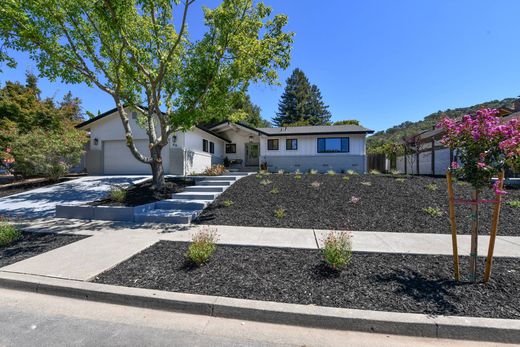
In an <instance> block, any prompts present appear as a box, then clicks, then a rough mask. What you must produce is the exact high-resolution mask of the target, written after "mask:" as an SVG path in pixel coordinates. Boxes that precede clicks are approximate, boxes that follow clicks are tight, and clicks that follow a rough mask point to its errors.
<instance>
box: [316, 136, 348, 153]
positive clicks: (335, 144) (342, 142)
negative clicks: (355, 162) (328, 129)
mask: <svg viewBox="0 0 520 347" xmlns="http://www.w3.org/2000/svg"><path fill="white" fill-rule="evenodd" d="M349 147H350V145H349V138H348V137H327V138H320V139H318V153H347V152H349V151H350V148H349Z"/></svg>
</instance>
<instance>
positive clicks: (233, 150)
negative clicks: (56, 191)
mask: <svg viewBox="0 0 520 347" xmlns="http://www.w3.org/2000/svg"><path fill="white" fill-rule="evenodd" d="M129 115H130V125H131V127H132V130H133V135H134V142H135V143H136V146H137V148H138V149H140V150H141V151H142V153H143V154H144V155H148V154H149V151H148V136H147V135H146V132H145V131H144V129H142V128H141V127H139V125H138V124H137V122H136V120H137V113H135V112H131V111H130V110H129ZM77 128H79V129H83V130H85V131H89V132H90V143H89V145H88V146H87V151H86V160H85V162H86V167H87V172H88V173H89V174H91V175H98V174H104V175H117V174H149V173H150V166H149V165H148V164H144V163H141V162H140V161H138V160H137V159H135V158H134V157H133V155H132V154H131V153H130V150H129V149H128V148H127V146H126V141H125V136H124V129H123V125H122V124H121V119H120V118H119V114H118V113H117V110H116V109H112V110H110V111H107V112H105V113H103V114H101V115H99V116H97V117H95V118H92V119H90V120H88V121H85V122H84V123H82V124H79V125H78V126H77ZM370 133H373V131H372V130H369V129H366V128H363V127H361V126H357V125H338V126H304V127H283V128H253V127H250V126H247V125H245V124H241V123H232V122H227V121H226V122H222V123H219V124H217V125H215V126H212V127H210V128H209V129H206V128H203V127H194V128H193V129H192V130H190V131H186V132H177V133H175V134H174V135H172V137H171V139H170V141H169V145H168V146H167V147H165V148H164V149H163V163H164V170H165V172H166V173H167V174H177V175H186V174H191V173H200V172H202V171H204V169H206V168H207V167H209V166H211V165H213V164H218V163H223V162H224V159H225V158H226V157H227V158H228V159H229V160H230V161H231V163H232V166H233V167H234V168H237V169H244V170H246V169H254V170H256V169H258V168H259V167H260V166H261V165H267V167H268V169H269V170H270V171H277V170H279V169H283V170H286V171H291V172H293V171H296V170H300V171H302V172H304V171H307V170H310V169H316V170H318V171H320V172H324V171H327V170H329V169H333V170H335V171H338V172H339V171H346V170H349V169H351V170H354V171H357V172H360V173H361V172H365V171H366V165H367V162H366V151H365V150H366V135H367V134H370Z"/></svg>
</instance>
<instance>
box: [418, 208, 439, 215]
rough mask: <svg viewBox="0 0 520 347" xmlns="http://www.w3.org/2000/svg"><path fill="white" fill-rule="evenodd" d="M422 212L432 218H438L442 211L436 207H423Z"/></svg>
mask: <svg viewBox="0 0 520 347" xmlns="http://www.w3.org/2000/svg"><path fill="white" fill-rule="evenodd" d="M422 210H423V212H425V213H427V214H429V215H430V216H432V217H440V216H442V211H441V209H440V208H438V207H425V208H423V209H422Z"/></svg>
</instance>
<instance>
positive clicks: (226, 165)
mask: <svg viewBox="0 0 520 347" xmlns="http://www.w3.org/2000/svg"><path fill="white" fill-rule="evenodd" d="M223 164H224V166H225V167H229V166H230V165H231V160H229V158H228V157H225V158H224V161H223Z"/></svg>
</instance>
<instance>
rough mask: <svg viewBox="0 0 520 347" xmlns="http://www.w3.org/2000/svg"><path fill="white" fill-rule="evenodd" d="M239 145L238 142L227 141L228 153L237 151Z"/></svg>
mask: <svg viewBox="0 0 520 347" xmlns="http://www.w3.org/2000/svg"><path fill="white" fill-rule="evenodd" d="M236 152H237V145H236V143H226V153H236Z"/></svg>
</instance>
